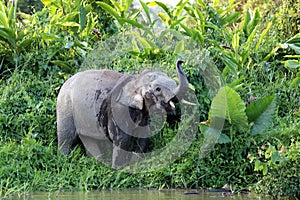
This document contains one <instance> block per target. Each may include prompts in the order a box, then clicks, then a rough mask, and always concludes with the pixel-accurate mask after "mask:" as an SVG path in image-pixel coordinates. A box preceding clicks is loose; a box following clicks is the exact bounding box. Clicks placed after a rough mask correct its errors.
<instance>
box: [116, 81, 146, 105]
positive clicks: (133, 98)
mask: <svg viewBox="0 0 300 200" xmlns="http://www.w3.org/2000/svg"><path fill="white" fill-rule="evenodd" d="M131 80H134V79H131V78H130V79H127V80H126V79H125V80H124V81H121V82H120V83H119V84H118V86H117V88H116V89H117V92H118V95H117V98H116V102H118V103H120V104H122V105H124V106H128V107H132V108H136V109H139V110H142V109H143V106H144V98H143V96H142V95H141V94H140V93H139V92H140V91H139V90H137V89H136V85H135V82H134V81H131Z"/></svg>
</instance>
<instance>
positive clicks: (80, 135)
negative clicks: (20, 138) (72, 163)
mask: <svg viewBox="0 0 300 200" xmlns="http://www.w3.org/2000/svg"><path fill="white" fill-rule="evenodd" d="M182 63H183V61H182V60H178V61H177V63H176V71H177V75H178V80H179V83H178V85H177V84H176V82H175V81H174V80H173V79H171V78H170V77H168V76H167V75H166V74H165V73H163V72H162V71H159V70H144V71H143V72H142V73H140V74H135V75H131V74H122V73H119V72H117V71H113V70H107V69H101V70H86V71H82V72H78V73H77V74H75V75H73V76H72V77H71V78H69V79H68V80H67V81H66V82H65V83H64V84H63V85H62V87H61V89H60V91H59V94H58V97H57V105H56V106H57V109H56V110H57V137H58V147H59V150H60V152H62V153H63V154H69V153H70V151H71V148H72V146H74V145H76V144H78V143H79V142H80V143H82V144H83V146H84V148H85V150H86V152H87V154H88V155H90V156H93V157H95V158H96V159H98V160H102V161H103V160H105V162H106V163H109V165H111V167H112V168H115V169H117V168H122V167H123V166H125V165H126V164H129V163H135V162H137V160H139V159H141V158H142V157H143V154H144V153H145V152H147V148H148V146H149V137H150V136H151V128H150V127H149V124H150V121H151V119H150V118H151V116H155V115H162V116H166V115H168V113H172V112H174V111H175V107H176V106H177V105H178V104H179V103H180V102H182V103H187V104H188V102H187V101H185V100H184V99H183V97H184V96H185V94H186V92H187V90H188V87H189V82H188V79H187V77H186V75H185V73H184V72H183V70H182V67H181V66H182ZM175 105H176V106H175ZM133 155H135V156H133Z"/></svg>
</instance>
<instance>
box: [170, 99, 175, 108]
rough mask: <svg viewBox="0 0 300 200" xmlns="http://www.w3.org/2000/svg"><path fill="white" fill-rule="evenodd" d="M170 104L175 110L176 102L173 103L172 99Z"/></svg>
mask: <svg viewBox="0 0 300 200" xmlns="http://www.w3.org/2000/svg"><path fill="white" fill-rule="evenodd" d="M169 104H170V106H171V107H172V110H174V109H175V104H174V103H173V101H170V102H169Z"/></svg>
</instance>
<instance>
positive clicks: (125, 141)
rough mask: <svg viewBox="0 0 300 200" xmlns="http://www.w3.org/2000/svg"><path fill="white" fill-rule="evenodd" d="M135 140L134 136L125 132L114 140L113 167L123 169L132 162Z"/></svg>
mask: <svg viewBox="0 0 300 200" xmlns="http://www.w3.org/2000/svg"><path fill="white" fill-rule="evenodd" d="M133 142H134V141H132V137H130V136H128V135H125V134H124V135H122V136H120V135H119V136H118V137H117V138H115V140H114V141H113V155H112V156H113V157H112V168H114V169H121V168H122V167H124V166H126V165H128V164H130V160H131V156H132V150H133Z"/></svg>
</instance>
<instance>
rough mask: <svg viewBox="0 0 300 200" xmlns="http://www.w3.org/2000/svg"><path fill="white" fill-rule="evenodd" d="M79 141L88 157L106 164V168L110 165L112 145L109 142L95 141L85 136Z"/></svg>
mask: <svg viewBox="0 0 300 200" xmlns="http://www.w3.org/2000/svg"><path fill="white" fill-rule="evenodd" d="M80 140H81V142H82V143H83V145H84V148H85V150H86V153H87V155H88V156H92V157H95V158H96V159H97V160H98V161H100V162H102V163H104V164H106V165H107V166H111V165H112V151H113V145H112V143H111V141H109V140H108V139H107V140H97V139H95V138H92V137H86V136H80Z"/></svg>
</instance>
